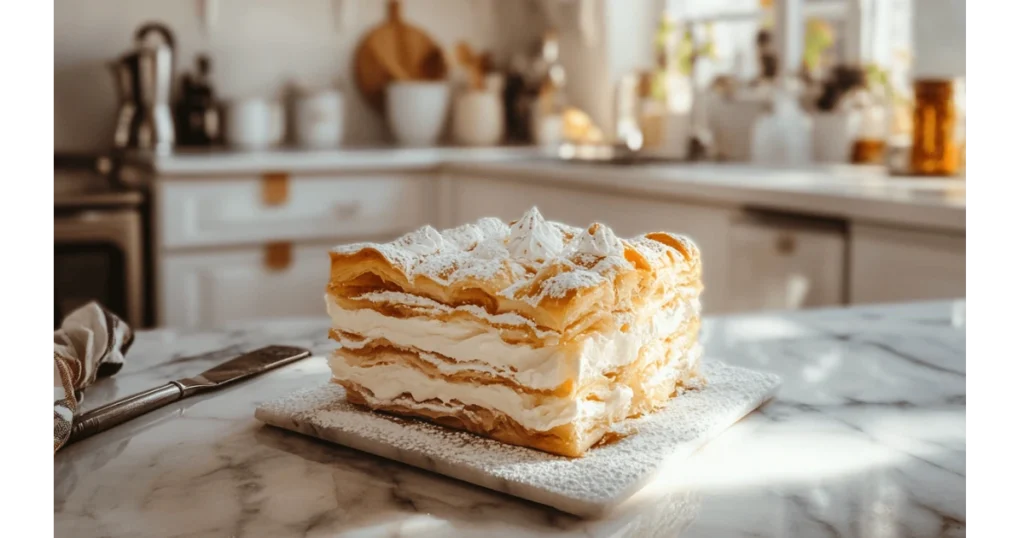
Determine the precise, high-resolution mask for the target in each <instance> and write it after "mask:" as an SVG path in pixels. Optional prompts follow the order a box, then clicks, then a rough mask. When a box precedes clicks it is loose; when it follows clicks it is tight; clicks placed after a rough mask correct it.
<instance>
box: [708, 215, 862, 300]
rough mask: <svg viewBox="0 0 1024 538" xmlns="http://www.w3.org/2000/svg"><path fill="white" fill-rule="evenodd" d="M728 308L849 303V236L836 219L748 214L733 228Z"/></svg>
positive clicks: (737, 221)
mask: <svg viewBox="0 0 1024 538" xmlns="http://www.w3.org/2000/svg"><path fill="white" fill-rule="evenodd" d="M729 258H730V259H731V260H732V261H733V263H732V264H730V271H729V290H730V292H729V303H728V305H729V308H728V311H729V312H755V311H760V310H795V309H798V308H813V307H826V306H839V305H841V304H843V303H844V302H845V289H846V280H845V276H846V236H845V231H844V230H843V228H842V226H841V225H839V224H837V223H814V222H801V221H787V220H784V219H765V218H760V217H757V216H753V217H744V218H740V219H737V220H736V221H735V222H733V224H732V227H731V229H730V230H729Z"/></svg>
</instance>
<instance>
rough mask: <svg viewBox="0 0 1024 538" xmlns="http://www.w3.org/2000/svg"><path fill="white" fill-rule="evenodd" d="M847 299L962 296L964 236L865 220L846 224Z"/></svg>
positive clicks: (878, 300) (964, 285)
mask: <svg viewBox="0 0 1024 538" xmlns="http://www.w3.org/2000/svg"><path fill="white" fill-rule="evenodd" d="M850 257H851V269H850V302H851V303H853V304H863V303H883V302H900V301H918V300H929V299H953V298H962V297H965V296H966V295H967V237H966V236H965V235H962V234H944V233H940V232H925V231H917V230H900V229H897V228H889V227H880V226H873V225H865V224H854V225H853V226H851V235H850Z"/></svg>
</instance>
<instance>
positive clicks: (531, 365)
mask: <svg viewBox="0 0 1024 538" xmlns="http://www.w3.org/2000/svg"><path fill="white" fill-rule="evenodd" d="M330 256H331V276H330V281H329V283H328V285H327V290H326V291H327V293H326V297H325V299H326V302H327V312H328V314H329V315H330V316H331V319H332V327H333V328H332V329H331V333H330V336H331V338H332V339H334V340H335V341H337V342H338V343H339V348H338V350H337V351H336V352H335V353H334V355H333V356H332V357H331V358H330V359H329V363H330V366H331V371H332V374H333V378H334V380H335V381H336V382H337V383H340V384H342V385H343V386H345V388H346V389H347V390H346V394H347V398H348V399H349V401H351V402H353V403H357V404H361V405H365V406H368V407H370V408H373V409H375V410H379V411H385V412H391V413H397V414H402V415H408V416H413V417H418V418H422V419H426V420H431V421H434V422H436V423H439V424H443V425H446V426H450V427H454V428H459V429H463V430H467V431H471V432H474V433H477V434H480V435H485V436H488V437H491V438H494V439H497V440H499V441H502V442H506V443H511V444H516V445H521V446H527V447H532V448H536V449H540V450H544V451H547V452H551V453H555V454H561V455H565V456H574V457H576V456H582V455H583V454H585V453H586V451H587V450H588V449H589V448H590V447H592V446H593V445H595V444H596V443H598V442H600V441H601V440H602V439H603V438H605V437H607V436H612V435H617V432H616V427H617V426H618V425H620V424H621V423H622V421H623V420H625V419H626V418H628V417H633V416H638V415H642V414H644V413H650V412H653V411H655V410H657V409H658V408H659V407H661V406H662V405H664V403H665V402H666V401H667V400H668V399H669V398H671V397H672V396H673V395H674V394H675V393H676V392H677V390H678V389H679V388H681V387H682V388H692V387H697V386H699V385H700V384H701V383H702V378H701V376H700V373H699V360H700V345H699V343H698V339H697V334H698V331H699V328H700V301H699V297H700V293H701V291H702V289H703V286H702V283H701V260H700V254H699V252H698V249H697V247H696V246H695V245H694V243H693V242H692V241H690V240H689V239H687V238H686V237H684V236H680V235H676V234H671V233H664V232H658V233H649V234H646V235H643V236H639V237H635V238H631V239H622V238H619V237H617V236H616V235H615V234H614V233H613V232H612V230H611V229H610V228H608V227H607V226H604V225H602V224H593V225H591V226H590V227H588V228H586V229H582V228H575V227H572V226H567V225H564V224H561V223H557V222H551V221H547V220H545V219H544V218H543V216H542V215H541V214H540V213H539V212H538V211H537V210H536V208H534V209H531V210H530V211H528V212H527V213H526V214H524V215H523V216H522V218H520V219H518V220H516V221H514V222H512V223H510V224H506V223H504V222H501V221H500V220H497V219H493V218H485V219H481V220H479V221H477V222H475V223H471V224H467V225H464V226H460V227H458V228H453V229H450V230H444V231H438V230H435V229H434V228H431V227H429V226H427V227H423V228H420V229H419V230H417V231H415V232H412V233H410V234H407V235H405V236H403V237H401V238H399V239H397V240H395V241H393V242H390V243H382V244H376V243H359V244H353V245H346V246H341V247H337V248H335V249H333V250H332V251H331V253H330Z"/></svg>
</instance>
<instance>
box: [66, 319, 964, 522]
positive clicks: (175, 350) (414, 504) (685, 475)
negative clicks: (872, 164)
mask: <svg viewBox="0 0 1024 538" xmlns="http://www.w3.org/2000/svg"><path fill="white" fill-rule="evenodd" d="M964 304H965V303H964V302H963V301H957V302H932V303H921V304H909V305H892V306H879V307H858V308H853V309H848V310H823V311H815V312H803V313H778V314H761V315H752V316H740V317H727V318H719V319H714V318H712V319H709V320H707V322H706V324H705V327H704V330H703V340H704V344H705V348H706V350H707V354H708V356H709V357H712V358H715V359H719V360H723V361H725V362H728V363H731V364H736V365H740V366H746V367H749V368H753V369H756V370H762V371H769V372H774V373H776V374H778V375H780V376H781V377H782V378H783V384H782V386H781V388H780V391H779V393H778V395H777V396H776V398H775V400H773V401H772V402H770V403H769V404H768V405H766V406H764V407H762V408H761V410H759V411H757V412H755V413H753V414H751V415H750V416H748V417H747V418H746V419H744V420H743V421H741V422H740V423H738V424H736V425H735V426H734V427H733V428H731V429H729V430H728V431H726V432H725V433H724V434H723V435H721V436H720V437H718V438H716V439H715V440H714V441H712V442H711V443H710V444H709V445H707V446H706V447H705V448H704V449H703V450H701V451H699V452H697V453H696V454H694V455H693V456H691V457H689V458H683V459H680V460H678V461H670V462H669V465H668V466H667V467H666V468H664V469H663V470H662V471H661V472H660V473H659V475H658V476H657V478H656V479H655V480H654V481H653V482H652V483H650V484H649V485H648V486H647V487H645V488H644V489H642V490H641V491H640V492H639V493H638V494H637V495H635V496H634V497H632V498H630V499H629V500H628V501H627V502H626V503H624V504H623V505H621V506H619V507H618V508H616V509H615V510H614V511H613V512H611V513H610V514H607V515H605V516H604V517H602V518H599V519H592V520H587V519H580V518H577V517H574V516H570V515H567V514H564V513H561V512H558V511H555V510H553V509H550V508H546V507H543V506H541V505H536V504H532V503H529V502H526V501H522V500H519V499H515V498H512V497H509V496H506V495H503V494H500V493H495V492H492V491H489V490H485V489H482V488H478V487H475V486H472V485H469V484H466V483H463V482H459V481H455V480H451V479H447V478H444V477H439V476H437V475H434V474H431V473H429V472H426V471H421V470H419V469H416V468H413V467H409V466H405V465H402V464H399V463H395V462H391V461H388V460H384V459H381V458H377V457H374V456H370V455H367V454H363V453H359V452H356V451H353V450H349V449H345V448H341V447H337V446H334V445H330V444H328V443H323V442H319V441H316V440H312V439H309V438H307V437H305V436H301V435H297V434H291V433H289V432H284V431H281V430H278V429H276V428H271V427H266V426H262V425H260V423H259V422H257V421H256V420H255V419H254V418H253V409H255V408H256V406H257V405H258V404H259V403H261V402H265V401H268V400H272V399H274V398H277V397H280V396H282V395H285V394H288V393H290V392H294V391H295V390H297V389H299V388H302V387H307V386H314V385H316V384H318V383H321V382H322V381H323V380H324V379H325V378H326V376H328V375H329V373H328V372H329V370H328V368H327V366H326V364H325V363H324V361H323V360H322V358H316V357H314V358H310V359H306V360H303V361H299V362H298V363H295V364H292V365H289V366H287V367H284V368H282V369H280V370H276V371H274V372H272V373H270V374H267V375H264V376H262V377H260V378H257V379H255V380H252V381H248V382H245V383H242V384H239V385H236V386H233V387H229V388H227V389H225V390H223V391H221V392H218V393H215V394H210V395H206V396H201V397H197V398H193V399H190V400H186V401H183V402H180V403H179V404H177V405H174V406H170V407H167V408H164V409H161V410H159V411H157V412H154V413H152V414H150V415H147V416H145V417H142V418H140V419H138V420H136V421H133V422H131V423H128V424H125V425H122V426H119V427H118V428H115V429H113V430H110V431H108V432H105V433H103V434H100V435H98V436H96V437H93V438H90V439H87V440H85V441H83V442H81V443H79V444H75V445H71V446H68V447H66V448H65V449H63V450H62V451H60V452H59V453H58V454H56V455H55V457H54V474H55V481H54V523H55V530H56V534H57V535H58V536H140V535H144V536H156V537H161V536H211V537H213V536H236V537H262V536H268V537H270V536H275V537H287V536H311V537H312V536H332V537H337V536H359V537H364V536H365V537H371V536H416V537H419V536H444V537H452V536H576V537H583V536H588V537H605V536H617V537H619V536H621V537H627V536H656V537H661V536H665V537H669V536H763V537H803V536H858V537H878V538H882V537H890V536H964V535H965V533H966V478H965V477H966V442H965V439H966V435H965V430H966V401H967V398H966V383H965V380H966V349H965V345H966V336H965V326H966V310H965V306H964ZM326 327H327V321H326V320H323V319H313V320H281V321H272V322H266V323H259V324H246V325H239V326H233V327H227V328H225V329H224V330H222V331H218V332H184V331H173V330H161V331H153V332H144V333H142V334H140V335H139V337H138V340H137V342H136V344H135V345H134V347H133V348H132V350H131V352H130V354H129V357H128V362H127V364H126V366H125V369H124V370H123V371H122V372H121V373H119V374H118V375H117V376H116V377H115V378H112V379H108V380H104V381H102V382H101V383H100V384H98V385H96V386H95V387H93V388H92V389H91V390H90V391H89V392H87V394H86V398H87V401H86V407H87V408H89V407H93V406H97V405H101V404H103V403H105V402H107V401H110V400H111V399H114V398H117V397H120V396H123V395H126V394H130V393H132V392H136V391H138V390H142V389H145V388H148V387H150V386H152V385H154V384H158V383H163V382H165V381H167V380H168V379H171V378H176V377H183V376H188V375H193V374H195V373H198V372H199V371H202V370H203V369H205V368H207V367H208V366H210V365H213V364H216V363H218V362H220V361H222V360H224V359H225V358H226V357H227V356H229V355H230V354H231V353H234V352H237V351H241V350H246V349H251V348H255V347H258V346H260V345H264V344H269V343H281V344H293V345H302V346H306V347H309V348H311V349H313V351H314V352H315V353H318V354H320V355H321V356H322V355H323V354H324V353H326V352H329V350H330V349H331V348H332V346H331V345H330V343H329V342H328V341H327V339H326V337H325V331H326Z"/></svg>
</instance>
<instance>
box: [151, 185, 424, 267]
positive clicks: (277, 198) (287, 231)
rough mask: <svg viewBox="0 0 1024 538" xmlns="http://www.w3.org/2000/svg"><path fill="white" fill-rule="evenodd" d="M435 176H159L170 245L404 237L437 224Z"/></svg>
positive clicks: (162, 221) (160, 218)
mask: <svg viewBox="0 0 1024 538" xmlns="http://www.w3.org/2000/svg"><path fill="white" fill-rule="evenodd" d="M434 195H435V192H434V182H433V178H432V177H423V176H422V175H416V174H404V175H402V174H399V175H393V174H376V175H375V174H363V175H356V176H346V175H318V176H295V175H287V174H276V173H275V174H267V175H265V176H239V177H214V178H165V179H162V180H161V181H158V182H157V188H156V216H157V233H158V236H159V238H158V242H159V244H160V247H161V248H164V249H182V248H193V247H208V246H220V245H239V244H245V243H256V244H260V243H263V242H266V241H296V240H324V239H328V238H332V239H334V238H358V237H367V236H382V235H389V234H390V235H395V236H397V235H400V234H402V233H405V232H407V231H409V230H412V229H415V228H416V227H418V226H421V225H423V224H426V223H427V222H430V221H431V219H432V217H433V215H432V211H433V209H434V208H435V207H436V205H437V204H436V200H435V199H434Z"/></svg>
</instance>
